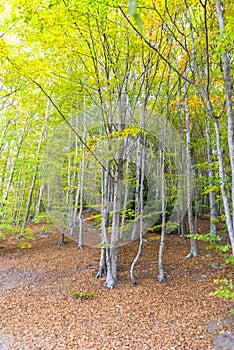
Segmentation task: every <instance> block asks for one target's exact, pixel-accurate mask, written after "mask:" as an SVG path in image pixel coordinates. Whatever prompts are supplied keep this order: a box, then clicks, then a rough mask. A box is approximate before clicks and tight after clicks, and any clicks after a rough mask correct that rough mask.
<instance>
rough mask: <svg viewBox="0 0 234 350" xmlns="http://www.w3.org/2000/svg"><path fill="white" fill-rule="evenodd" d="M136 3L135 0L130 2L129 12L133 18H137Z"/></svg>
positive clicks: (129, 0)
mask: <svg viewBox="0 0 234 350" xmlns="http://www.w3.org/2000/svg"><path fill="white" fill-rule="evenodd" d="M136 7H137V4H136V1H135V0H128V12H129V13H130V15H131V16H135V14H136Z"/></svg>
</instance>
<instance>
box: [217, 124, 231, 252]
mask: <svg viewBox="0 0 234 350" xmlns="http://www.w3.org/2000/svg"><path fill="white" fill-rule="evenodd" d="M213 122H214V127H215V134H216V145H217V153H218V161H219V176H220V180H221V185H220V187H221V193H222V198H223V205H224V212H225V217H226V224H227V228H228V233H229V238H230V242H231V246H232V255H234V229H233V221H232V216H231V210H230V204H229V199H228V193H227V189H226V176H225V171H224V159H223V153H222V148H221V140H220V134H219V124H218V120H217V119H213Z"/></svg>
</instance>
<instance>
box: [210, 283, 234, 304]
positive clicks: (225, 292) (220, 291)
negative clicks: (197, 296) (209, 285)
mask: <svg viewBox="0 0 234 350" xmlns="http://www.w3.org/2000/svg"><path fill="white" fill-rule="evenodd" d="M214 283H215V284H218V285H219V287H218V288H217V289H216V290H215V292H212V293H210V295H211V296H218V297H220V298H224V299H233V300H234V285H233V282H232V280H227V279H222V280H219V279H216V280H214Z"/></svg>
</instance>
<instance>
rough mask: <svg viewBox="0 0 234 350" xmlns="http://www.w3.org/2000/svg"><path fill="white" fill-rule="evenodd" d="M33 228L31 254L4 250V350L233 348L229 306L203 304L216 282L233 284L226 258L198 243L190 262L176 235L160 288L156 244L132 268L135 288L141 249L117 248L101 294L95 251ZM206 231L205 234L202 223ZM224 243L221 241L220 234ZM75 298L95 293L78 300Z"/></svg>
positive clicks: (11, 247)
mask: <svg viewBox="0 0 234 350" xmlns="http://www.w3.org/2000/svg"><path fill="white" fill-rule="evenodd" d="M44 225H45V223H41V224H38V225H34V228H33V230H34V233H35V237H37V238H36V240H35V241H34V242H33V246H32V248H31V249H27V250H24V249H20V248H18V247H17V244H16V242H12V240H11V241H4V242H1V250H0V259H1V260H0V262H1V284H0V305H1V330H0V349H2V350H4V349H5V350H7V349H9V350H23V349H24V350H26V349H28V350H36V349H54V350H60V349H61V350H62V349H68V350H70V349H71V350H72V349H74V350H76V349H77V350H88V349H95V350H102V349H108V350H112V349H121V350H123V349H131V350H147V349H149V350H172V349H178V350H182V349H184V350H203V349H204V350H209V349H210V350H211V349H213V350H219V349H220V350H221V349H222V350H224V349H230V350H232V349H233V346H234V315H231V314H230V312H229V311H230V308H233V306H234V305H233V302H231V301H230V300H224V299H220V298H219V297H214V296H209V293H211V292H213V291H214V290H215V285H214V279H217V278H219V279H223V278H233V271H232V269H231V268H230V266H227V265H226V264H225V263H224V259H223V257H222V256H217V254H216V253H215V252H214V251H210V250H206V246H207V244H206V243H203V242H201V243H200V244H199V250H200V256H199V257H198V258H196V261H194V260H191V259H186V258H185V255H186V253H187V250H188V247H189V240H185V239H182V238H180V237H179V236H178V235H172V236H169V237H168V238H167V240H166V247H167V249H166V254H165V270H166V276H167V277H166V280H165V282H164V283H162V284H161V283H159V282H158V281H157V273H158V271H157V254H158V253H157V251H158V244H159V240H151V241H150V238H152V236H155V234H154V235H152V234H147V235H146V236H145V237H146V238H148V239H149V241H148V242H145V243H144V248H143V252H142V255H141V258H140V260H139V262H138V265H137V267H136V271H137V272H136V275H137V281H138V284H137V286H133V285H132V283H131V282H130V275H129V269H130V265H131V262H132V260H133V258H134V256H135V254H136V251H137V247H138V243H137V242H134V243H129V244H128V245H124V246H122V247H121V248H120V252H119V260H120V261H119V280H118V287H117V288H116V289H113V290H112V291H110V290H108V289H107V288H104V287H103V282H104V278H101V279H97V278H95V276H96V273H97V270H98V265H99V249H98V248H90V247H85V248H84V250H83V251H78V250H77V249H76V246H77V242H74V241H71V240H69V239H66V241H67V243H66V244H65V245H64V246H60V247H58V241H59V235H58V234H57V233H56V232H53V231H51V232H48V233H45V232H43V230H41V227H43V226H44ZM199 226H200V227H201V229H202V230H203V231H205V232H206V231H207V229H208V228H209V222H207V220H205V221H204V220H201V221H200V222H199ZM223 239H224V240H225V239H226V237H225V236H224V238H223ZM72 290H74V291H77V292H78V291H79V292H83V293H87V294H88V293H90V295H92V293H93V294H95V296H94V297H93V298H90V299H85V298H84V299H82V298H75V297H74V294H72Z"/></svg>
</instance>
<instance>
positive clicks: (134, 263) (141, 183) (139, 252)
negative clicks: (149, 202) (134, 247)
mask: <svg viewBox="0 0 234 350" xmlns="http://www.w3.org/2000/svg"><path fill="white" fill-rule="evenodd" d="M141 155H142V157H141V179H140V180H141V182H140V191H139V199H140V201H139V205H140V206H139V216H140V217H139V236H140V241H139V246H138V251H137V255H136V257H135V259H134V260H133V262H132V264H131V268H130V278H131V281H132V283H133V284H134V285H136V284H137V281H136V278H135V276H134V268H135V265H136V263H137V262H138V260H139V258H140V255H141V252H142V247H143V233H144V226H143V223H144V177H145V136H144V140H143V147H142V152H141Z"/></svg>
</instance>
